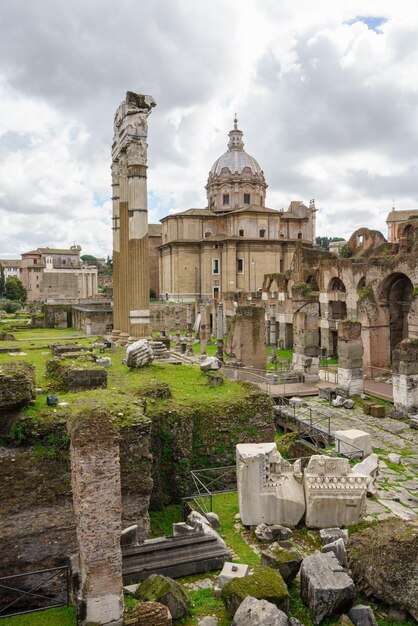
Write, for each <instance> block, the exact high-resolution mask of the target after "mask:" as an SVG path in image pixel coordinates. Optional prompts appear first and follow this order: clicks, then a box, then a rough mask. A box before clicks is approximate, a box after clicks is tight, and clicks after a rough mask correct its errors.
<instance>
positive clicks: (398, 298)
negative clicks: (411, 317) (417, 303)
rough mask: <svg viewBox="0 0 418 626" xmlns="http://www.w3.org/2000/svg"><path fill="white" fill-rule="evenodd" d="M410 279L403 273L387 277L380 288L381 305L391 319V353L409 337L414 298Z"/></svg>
mask: <svg viewBox="0 0 418 626" xmlns="http://www.w3.org/2000/svg"><path fill="white" fill-rule="evenodd" d="M413 291H414V288H413V285H412V282H411V280H410V278H409V277H408V276H407V275H406V274H403V273H402V272H395V273H393V274H390V275H389V276H387V277H386V278H385V279H384V280H383V282H382V284H381V287H380V304H381V305H382V306H383V307H384V308H386V310H387V312H388V318H389V334H390V352H392V351H393V350H394V349H395V347H396V346H397V345H398V343H400V342H401V341H402V339H406V337H408V313H409V309H410V307H411V301H412V296H413Z"/></svg>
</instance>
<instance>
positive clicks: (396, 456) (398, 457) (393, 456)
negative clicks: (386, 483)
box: [388, 452, 401, 465]
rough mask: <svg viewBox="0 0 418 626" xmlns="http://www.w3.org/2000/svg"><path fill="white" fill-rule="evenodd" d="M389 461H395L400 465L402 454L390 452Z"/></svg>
mask: <svg viewBox="0 0 418 626" xmlns="http://www.w3.org/2000/svg"><path fill="white" fill-rule="evenodd" d="M388 461H389V462H390V463H394V464H395V465H400V464H401V455H400V454H395V453H394V452H391V453H390V454H388Z"/></svg>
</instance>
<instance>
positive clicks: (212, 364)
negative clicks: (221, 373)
mask: <svg viewBox="0 0 418 626" xmlns="http://www.w3.org/2000/svg"><path fill="white" fill-rule="evenodd" d="M221 367H222V363H221V361H220V360H219V359H217V358H216V357H215V356H208V357H207V358H206V359H205V360H204V361H203V362H202V363H201V364H200V369H201V370H202V372H208V371H210V370H219V369H220V368H221Z"/></svg>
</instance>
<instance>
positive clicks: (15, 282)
mask: <svg viewBox="0 0 418 626" xmlns="http://www.w3.org/2000/svg"><path fill="white" fill-rule="evenodd" d="M4 295H5V297H6V298H7V299H8V300H18V301H19V302H26V298H27V292H26V289H25V288H24V286H23V283H22V281H21V280H19V279H18V278H17V277H16V276H9V277H8V278H7V279H6V282H5V286H4Z"/></svg>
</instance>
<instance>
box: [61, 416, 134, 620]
mask: <svg viewBox="0 0 418 626" xmlns="http://www.w3.org/2000/svg"><path fill="white" fill-rule="evenodd" d="M69 434H70V438H71V483H72V492H73V503H74V512H75V517H76V524H77V542H78V548H79V559H78V561H79V562H78V566H79V577H80V586H79V591H78V598H77V612H78V622H77V623H78V624H79V625H80V626H84V625H85V624H89V623H94V624H100V625H106V626H120V625H122V623H123V587H122V552H121V546H120V538H121V532H122V523H121V513H122V502H121V485H120V461H119V443H118V441H119V436H118V433H117V432H116V430H115V428H114V426H113V424H112V419H111V416H110V414H108V413H107V412H106V411H104V410H103V409H102V408H99V407H97V408H96V407H92V408H91V409H89V410H88V411H87V410H84V411H83V412H80V413H79V414H78V415H77V416H76V417H75V418H74V419H73V420H72V421H71V422H70V423H69Z"/></svg>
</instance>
